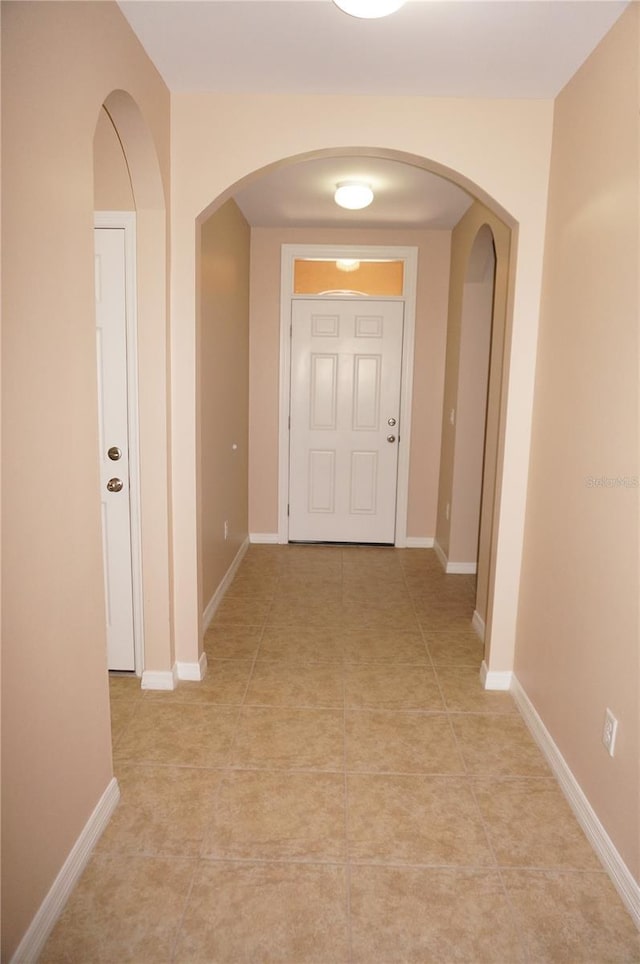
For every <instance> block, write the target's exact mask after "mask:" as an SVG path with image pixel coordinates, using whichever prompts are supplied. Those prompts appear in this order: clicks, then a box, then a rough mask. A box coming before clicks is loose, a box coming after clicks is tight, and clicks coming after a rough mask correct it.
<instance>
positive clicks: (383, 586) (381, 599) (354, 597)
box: [342, 577, 413, 614]
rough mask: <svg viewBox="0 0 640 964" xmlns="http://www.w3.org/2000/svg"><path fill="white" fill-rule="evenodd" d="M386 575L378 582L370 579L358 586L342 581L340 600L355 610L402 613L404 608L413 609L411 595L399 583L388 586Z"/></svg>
mask: <svg viewBox="0 0 640 964" xmlns="http://www.w3.org/2000/svg"><path fill="white" fill-rule="evenodd" d="M387 582H388V580H387V579H386V577H385V578H384V579H381V580H380V581H379V582H376V581H372V582H371V583H369V584H368V585H363V586H358V585H354V584H353V583H344V584H343V589H342V602H343V605H344V606H346V607H347V608H354V609H357V610H360V609H364V610H369V609H371V610H373V611H374V612H385V611H391V612H393V613H398V614H402V613H403V612H404V610H406V609H409V610H411V611H413V605H412V602H411V596H410V595H409V593H408V591H407V589H405V588H404V587H403V586H402V585H401V584H399V585H397V586H392V587H389V586H388V585H387Z"/></svg>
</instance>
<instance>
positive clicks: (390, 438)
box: [387, 435, 396, 442]
mask: <svg viewBox="0 0 640 964" xmlns="http://www.w3.org/2000/svg"><path fill="white" fill-rule="evenodd" d="M395 440H396V437H395V435H387V442H395Z"/></svg>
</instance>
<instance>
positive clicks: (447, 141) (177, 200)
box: [171, 94, 553, 668]
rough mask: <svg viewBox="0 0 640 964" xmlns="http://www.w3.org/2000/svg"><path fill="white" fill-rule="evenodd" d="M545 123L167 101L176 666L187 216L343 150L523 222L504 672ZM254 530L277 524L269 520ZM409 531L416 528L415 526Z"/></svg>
mask: <svg viewBox="0 0 640 964" xmlns="http://www.w3.org/2000/svg"><path fill="white" fill-rule="evenodd" d="M552 117H553V105H552V102H550V101H531V100H527V101H509V100H495V101H486V100H477V99H474V100H465V99H463V98H453V99H448V98H443V99H437V98H421V97H375V98H368V97H352V96H307V95H266V94H265V95H255V94H246V95H245V94H240V95H218V94H176V95H174V96H173V97H172V101H171V123H172V157H171V170H172V208H171V236H172V252H171V258H172V312H173V318H174V330H173V343H172V363H173V364H172V372H171V378H172V401H173V412H172V415H173V430H172V439H173V452H172V466H173V475H172V488H173V493H174V518H173V546H174V557H175V568H176V584H175V596H174V605H175V623H176V653H177V657H178V659H180V660H185V661H191V660H193V659H195V658H197V653H198V646H199V616H198V613H199V610H200V605H199V600H198V589H197V587H198V565H197V562H198V549H197V542H198V533H197V525H196V492H197V486H196V482H195V464H196V460H195V448H196V426H195V413H196V412H197V410H198V405H197V401H196V398H195V388H194V386H195V382H196V379H195V359H196V325H195V318H196V299H195V293H194V290H193V278H194V276H195V264H196V260H195V259H196V250H195V247H196V246H195V241H194V222H195V220H196V218H197V217H198V216H199V215H200V214H201V213H202V212H203V211H205V209H208V208H210V207H211V206H212V205H214V204H216V203H220V202H221V201H222V200H226V199H227V198H228V197H230V196H232V194H233V190H234V185H236V184H237V183H238V182H240V181H242V180H243V179H244V178H250V177H254V176H255V177H257V176H259V174H258V173H256V172H259V171H260V169H261V168H263V167H265V166H269V165H271V164H280V163H283V162H286V159H290V158H295V157H297V156H302V155H305V154H306V155H308V154H309V153H310V152H311V153H314V152H318V151H323V150H328V151H332V152H334V153H336V154H337V153H340V154H344V153H345V146H346V152H347V153H349V154H354V153H358V151H360V152H361V153H364V154H366V153H369V154H372V155H374V156H393V157H396V158H399V159H400V160H405V161H408V162H411V163H415V164H425V163H427V162H426V161H425V160H424V159H425V158H426V159H428V166H429V167H430V168H431V169H433V170H435V171H436V173H450V172H459V173H458V174H456V175H455V177H456V179H457V180H458V182H459V183H461V184H462V186H463V187H466V188H468V189H471V190H473V191H475V192H476V193H477V194H478V196H479V197H481V198H482V199H483V201H484V202H486V203H487V204H489V205H491V206H492V207H493V209H494V210H495V211H497V212H500V213H501V214H502V213H504V211H508V212H509V217H510V219H511V220H512V222H513V223H515V222H517V223H518V225H519V251H518V262H517V277H516V278H515V282H516V283H515V286H514V289H513V298H512V302H513V303H512V308H513V339H512V343H511V344H510V351H511V355H512V357H511V364H510V369H509V371H510V375H509V377H510V382H511V386H510V387H511V391H510V396H509V399H510V411H509V419H508V420H507V425H506V441H505V472H504V475H505V484H504V485H503V486H502V489H501V496H500V504H499V513H500V515H501V516H502V517H504V519H505V520H508V525H507V524H505V525H504V526H502V527H501V528H500V532H499V539H498V545H497V552H496V554H495V556H496V583H497V588H496V600H497V610H496V613H495V615H494V617H493V646H492V659H495V660H497V661H498V662H499V663H500V664H502V665H501V666H499V667H498V666H497V667H496V668H503V667H504V666H506V667H507V668H509V667H510V666H511V665H512V659H513V644H514V638H515V618H516V611H517V591H518V582H519V577H520V564H521V549H522V533H523V527H524V504H525V492H526V479H527V466H528V450H529V433H530V417H531V400H532V393H533V374H534V367H535V348H536V336H537V324H538V311H539V296H540V282H541V273H542V252H543V243H544V225H545V213H546V200H547V178H548V166H549V158H550V147H551V125H552ZM291 118H295V123H292V122H291ZM227 145H233V147H232V149H227ZM353 145H356V146H355V147H353ZM358 145H360V146H358ZM362 145H364V146H362ZM209 213H210V212H209ZM270 498H272V496H270ZM255 522H256V524H260V525H261V526H262V525H271V523H270V520H268V519H267V520H264V521H263V520H258V519H256V520H255ZM415 524H416V523H415V520H414V521H412V527H413V525H415ZM252 525H253V522H252ZM414 531H415V530H414Z"/></svg>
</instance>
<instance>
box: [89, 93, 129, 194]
mask: <svg viewBox="0 0 640 964" xmlns="http://www.w3.org/2000/svg"><path fill="white" fill-rule="evenodd" d="M93 197H94V206H95V209H96V211H133V210H134V209H135V206H136V205H135V201H134V199H133V191H132V190H131V180H130V178H129V171H128V169H127V162H126V160H125V156H124V153H123V151H122V144H121V143H120V140H119V138H118V134H117V132H116V129H115V127H114V126H113V122H112V120H111V118H110V117H109V114H108V113H107V111H106V110H104V108H103V109H102V110H101V111H100V115H99V117H98V123H97V125H96V132H95V136H94V139H93Z"/></svg>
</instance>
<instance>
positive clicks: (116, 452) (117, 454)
mask: <svg viewBox="0 0 640 964" xmlns="http://www.w3.org/2000/svg"><path fill="white" fill-rule="evenodd" d="M107 455H108V456H109V458H110V459H111V461H112V462H117V461H118V459H121V458H122V452H121V451H120V449H119V448H118V446H117V445H112V446H111V448H110V449H108V450H107Z"/></svg>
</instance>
